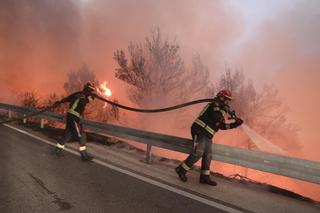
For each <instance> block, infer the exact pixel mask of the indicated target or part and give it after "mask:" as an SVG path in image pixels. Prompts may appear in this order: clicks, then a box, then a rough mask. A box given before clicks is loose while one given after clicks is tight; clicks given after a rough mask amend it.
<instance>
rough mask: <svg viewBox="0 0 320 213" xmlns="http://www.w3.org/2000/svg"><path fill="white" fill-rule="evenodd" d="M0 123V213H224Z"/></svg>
mask: <svg viewBox="0 0 320 213" xmlns="http://www.w3.org/2000/svg"><path fill="white" fill-rule="evenodd" d="M52 149H53V147H52V146H50V145H48V144H45V143H41V142H39V141H37V140H36V139H33V138H31V137H30V136H27V135H24V134H22V133H19V132H16V131H15V130H12V129H10V128H8V127H5V126H2V125H0V212H1V213H6V212H24V213H25V212H46V213H47V212H59V211H66V212H77V213H79V212H139V213H140V212H148V213H151V212H175V213H178V212H183V213H187V212H193V213H194V212H201V213H205V212H224V211H222V210H220V209H216V208H214V207H212V206H208V205H206V204H204V203H200V202H198V201H195V200H193V199H190V198H187V197H184V196H181V195H179V194H176V193H174V192H171V191H168V190H165V189H163V188H160V187H158V186H155V185H152V184H149V183H146V182H144V181H142V180H139V179H136V178H133V177H130V176H128V175H125V174H122V173H119V172H117V171H114V170H112V169H109V168H106V167H103V166H101V165H98V164H96V163H88V162H83V161H81V160H80V157H78V156H75V155H73V154H70V153H66V155H65V157H63V158H60V159H59V158H57V157H56V156H54V155H53V154H52Z"/></svg>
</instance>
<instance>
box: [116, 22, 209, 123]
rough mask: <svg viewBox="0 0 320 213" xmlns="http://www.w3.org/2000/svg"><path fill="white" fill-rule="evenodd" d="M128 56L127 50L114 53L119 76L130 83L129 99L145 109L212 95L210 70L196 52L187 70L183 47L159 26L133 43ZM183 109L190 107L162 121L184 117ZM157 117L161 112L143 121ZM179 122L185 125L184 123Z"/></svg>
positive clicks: (173, 113) (167, 114)
mask: <svg viewBox="0 0 320 213" xmlns="http://www.w3.org/2000/svg"><path fill="white" fill-rule="evenodd" d="M128 55H129V57H127V56H126V54H125V52H124V51H123V50H117V51H116V52H115V53H114V60H115V61H116V62H117V63H118V66H119V67H118V68H116V72H115V76H116V78H118V79H120V80H122V81H124V82H126V83H127V84H128V85H129V86H130V87H129V90H128V96H129V99H130V100H131V101H132V102H133V103H135V104H137V105H138V106H140V107H141V108H157V107H158V108H159V107H167V106H171V105H174V104H178V103H182V102H185V101H190V100H192V99H194V98H199V97H202V98H204V97H203V96H206V95H207V94H208V88H209V87H208V82H209V80H208V79H209V72H208V68H207V67H206V66H205V65H204V64H203V63H202V60H201V58H200V56H199V55H198V54H195V55H194V56H193V61H192V68H191V69H187V68H186V66H185V63H184V61H183V59H182V57H181V53H180V46H179V45H178V44H177V42H176V41H175V40H170V39H168V38H164V37H163V35H162V34H161V32H160V29H159V28H158V29H156V30H153V31H152V32H151V35H150V36H148V37H146V39H145V41H144V43H131V44H130V45H129V46H128ZM183 112H186V110H185V109H183V110H179V112H178V111H175V112H168V113H166V114H162V115H161V118H159V121H161V120H163V119H164V117H165V116H168V118H170V119H171V120H176V119H175V118H178V117H183V116H180V115H182V114H183ZM155 117H157V115H148V116H147V117H144V119H143V120H144V121H146V120H148V119H152V120H153V121H154V123H156V122H155V120H154V118H155ZM177 120H180V118H179V119H177ZM177 120H176V121H177ZM168 122H169V121H168ZM178 123H180V126H181V122H178ZM169 126H170V125H169Z"/></svg>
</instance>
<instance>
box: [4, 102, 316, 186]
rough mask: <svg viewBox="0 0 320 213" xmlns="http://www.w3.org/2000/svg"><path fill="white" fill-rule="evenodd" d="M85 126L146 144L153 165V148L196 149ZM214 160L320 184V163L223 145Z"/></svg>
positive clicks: (158, 137) (170, 139)
mask: <svg viewBox="0 0 320 213" xmlns="http://www.w3.org/2000/svg"><path fill="white" fill-rule="evenodd" d="M0 109H3V110H7V111H8V114H9V117H11V116H12V112H16V113H20V114H23V115H28V114H31V113H34V112H37V111H36V110H35V109H30V108H26V107H20V106H15V105H9V104H4V103H0ZM36 117H39V118H40V119H41V127H42V128H43V123H44V122H43V120H44V119H45V120H53V121H58V122H64V116H62V115H59V114H57V113H53V112H45V113H43V114H40V115H37V116H36ZM24 122H26V120H24ZM83 125H84V127H85V128H87V129H89V130H92V131H94V132H98V133H103V134H107V135H111V136H115V137H118V138H122V139H127V140H132V141H136V142H140V143H144V144H146V145H147V152H146V158H147V162H151V147H152V146H157V147H161V148H164V149H168V150H173V151H177V152H182V153H190V152H191V151H192V149H193V146H192V141H191V140H190V139H187V138H181V137H176V136H171V135H164V134H159V133H154V132H148V131H143V130H138V129H133V128H128V127H123V126H117V125H113V124H107V123H100V122H95V121H89V120H84V121H83ZM212 159H213V160H216V161H221V162H225V163H230V164H234V165H239V166H243V167H247V168H252V169H256V170H260V171H264V172H270V173H273V174H277V175H282V176H286V177H291V178H295V179H300V180H304V181H307V182H311V183H317V184H320V162H316V161H309V160H303V159H298V158H292V157H286V156H281V155H276V154H270V153H264V152H260V151H252V150H246V149H242V148H237V147H230V146H226V145H222V144H213V153H212Z"/></svg>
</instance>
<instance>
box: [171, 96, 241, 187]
mask: <svg viewBox="0 0 320 213" xmlns="http://www.w3.org/2000/svg"><path fill="white" fill-rule="evenodd" d="M231 99H232V96H231V92H230V91H229V90H221V91H219V92H218V93H217V95H216V97H215V98H214V101H213V102H211V103H209V104H207V106H206V107H205V108H204V109H203V110H202V111H201V113H200V115H199V116H198V118H197V119H196V120H195V121H194V122H193V124H192V126H191V135H192V139H193V141H194V150H193V152H192V153H191V154H190V155H189V156H188V157H187V158H186V160H184V161H183V162H182V163H181V164H180V165H179V166H178V167H176V168H175V171H176V173H177V174H178V176H179V178H180V180H181V181H183V182H186V181H187V180H188V179H187V176H186V173H187V171H188V170H190V169H191V167H192V166H193V165H194V164H195V163H196V162H197V161H198V160H199V159H200V158H201V157H202V162H201V174H200V179H199V182H200V183H201V184H208V185H211V186H216V185H217V183H216V182H215V181H213V180H211V179H210V163H211V158H212V157H211V153H212V151H211V144H212V138H213V136H214V134H215V133H216V132H217V131H219V129H222V130H225V129H232V128H236V127H238V126H240V125H241V124H242V123H243V121H242V120H241V119H240V118H237V117H235V116H234V119H235V121H234V122H233V123H230V124H227V123H225V119H224V115H225V114H226V113H229V114H233V113H231V112H229V111H230V110H229V109H230V108H229V101H231Z"/></svg>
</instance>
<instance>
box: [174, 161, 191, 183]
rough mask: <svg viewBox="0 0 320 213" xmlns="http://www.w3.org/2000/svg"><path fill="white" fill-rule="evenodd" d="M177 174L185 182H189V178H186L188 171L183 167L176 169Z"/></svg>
mask: <svg viewBox="0 0 320 213" xmlns="http://www.w3.org/2000/svg"><path fill="white" fill-rule="evenodd" d="M175 170H176V173H177V174H178V175H179V178H180V180H181V181H183V182H187V180H188V178H187V176H186V173H187V170H185V169H184V168H183V167H182V166H181V165H180V166H178V167H176V168H175Z"/></svg>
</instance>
